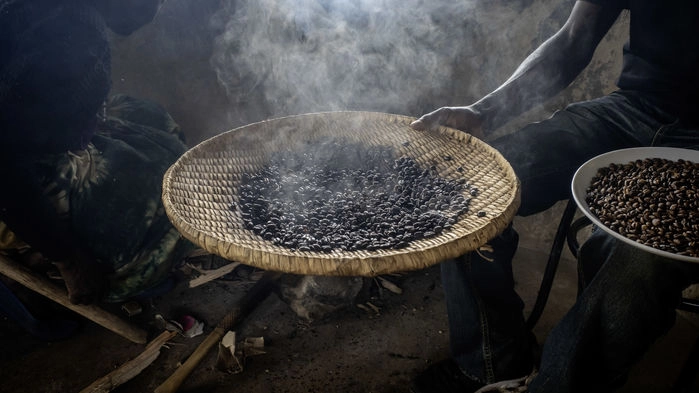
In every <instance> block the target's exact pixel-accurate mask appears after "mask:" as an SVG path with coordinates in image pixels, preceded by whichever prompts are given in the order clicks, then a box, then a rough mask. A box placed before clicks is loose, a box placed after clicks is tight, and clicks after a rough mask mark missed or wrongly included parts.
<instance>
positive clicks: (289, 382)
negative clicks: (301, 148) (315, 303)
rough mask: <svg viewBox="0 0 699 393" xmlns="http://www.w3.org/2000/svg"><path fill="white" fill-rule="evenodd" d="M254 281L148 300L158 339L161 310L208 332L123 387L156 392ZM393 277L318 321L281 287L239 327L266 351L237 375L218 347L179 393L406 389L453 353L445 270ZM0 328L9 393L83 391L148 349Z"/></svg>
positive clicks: (97, 334) (173, 348)
mask: <svg viewBox="0 0 699 393" xmlns="http://www.w3.org/2000/svg"><path fill="white" fill-rule="evenodd" d="M243 270H244V271H249V270H250V269H243ZM229 277H233V278H232V279H230V278H229ZM254 277H255V275H253V277H252V278H251V277H238V276H237V275H236V274H235V272H234V273H233V274H230V275H228V276H226V278H228V279H225V278H224V279H222V280H217V281H214V282H210V283H207V284H205V285H203V286H200V287H197V288H193V289H190V288H187V287H186V284H185V283H183V284H182V285H179V286H178V287H177V288H175V289H174V290H173V291H172V292H170V293H168V294H167V295H165V296H161V297H156V298H154V299H152V301H148V302H142V305H143V307H144V311H143V313H142V314H141V315H139V316H138V317H134V318H133V319H132V321H133V322H134V323H136V324H138V325H140V326H142V327H145V328H147V329H148V330H149V331H150V336H151V338H152V337H154V336H155V335H157V334H158V333H160V330H158V329H157V328H156V326H155V323H154V321H155V319H154V318H153V317H154V315H156V314H161V315H163V316H165V317H166V318H168V319H169V318H173V319H174V318H177V317H178V316H181V315H185V314H189V315H192V316H195V317H196V318H197V319H199V320H201V321H203V322H204V323H205V325H206V326H205V328H204V334H202V335H200V336H197V337H194V338H186V337H184V336H178V337H176V338H175V339H173V340H172V342H171V343H170V344H168V345H167V346H166V348H164V349H163V350H162V353H161V355H160V357H159V358H158V359H157V360H156V361H155V362H154V363H153V364H152V365H151V366H150V367H148V368H147V369H146V370H144V371H143V372H142V373H141V374H140V375H138V376H137V377H136V378H134V379H133V380H132V381H130V382H128V383H126V384H124V385H122V386H121V387H119V388H118V389H117V390H115V391H116V392H148V391H153V389H154V388H155V387H157V386H158V385H159V384H160V383H162V382H163V381H164V380H165V379H166V378H167V377H168V376H169V375H170V374H171V373H172V372H173V371H174V369H175V368H176V367H177V365H178V363H180V362H183V361H184V360H185V359H186V357H187V356H188V355H189V354H190V353H191V352H192V351H193V350H194V348H195V347H196V346H197V345H198V344H199V343H200V342H201V341H202V340H203V339H204V338H205V336H206V335H207V334H208V333H209V332H210V331H211V329H212V327H213V326H215V325H216V324H217V323H218V322H219V320H220V319H221V318H222V317H223V316H224V315H225V314H226V313H227V312H228V311H230V309H231V308H232V307H233V306H234V304H235V303H236V301H237V300H239V299H240V298H241V297H242V295H243V294H244V293H245V291H246V290H247V289H249V288H250V287H251V285H252V283H253V279H254ZM387 278H388V279H389V280H391V281H392V282H394V283H395V284H397V285H398V286H399V287H400V288H401V289H402V290H403V292H402V293H401V294H397V293H394V292H391V291H389V290H386V289H385V288H383V287H379V286H378V285H377V283H378V281H374V280H372V279H367V280H365V281H366V282H365V290H364V291H363V292H362V294H360V297H359V298H357V304H356V305H354V304H353V305H349V304H348V305H346V307H345V308H343V309H341V310H339V311H336V312H334V313H332V314H330V315H326V316H325V317H324V318H323V319H321V320H315V321H310V322H309V321H307V320H305V319H303V318H300V317H299V316H297V314H296V313H295V312H294V311H293V310H292V309H291V308H290V307H289V306H288V305H287V304H286V303H285V302H283V301H282V300H280V297H279V296H278V294H277V293H273V294H271V295H270V296H269V297H267V298H266V300H264V302H263V303H261V304H260V305H259V306H258V307H257V308H255V310H254V311H253V312H252V313H251V314H250V315H248V317H247V318H246V319H245V320H244V321H243V322H242V323H241V324H240V325H239V326H238V328H237V329H236V333H237V337H238V338H239V339H243V338H246V337H263V338H264V340H265V348H264V350H265V352H266V353H265V354H261V355H257V356H254V357H250V358H248V361H247V362H246V365H245V369H244V371H243V372H242V373H240V374H236V375H231V374H228V373H225V372H222V371H219V370H218V369H217V368H216V360H217V350H216V348H214V349H213V350H211V351H210V352H209V353H208V355H207V356H206V357H205V358H204V359H203V361H202V362H201V364H200V365H199V367H197V368H196V370H195V371H194V372H193V373H192V374H191V375H190V377H189V378H188V379H187V380H186V381H185V384H184V385H183V386H182V388H181V390H180V391H182V392H231V391H240V392H260V393H262V392H407V391H408V386H409V381H410V380H411V378H412V377H413V376H414V375H415V374H416V373H417V372H419V371H420V370H422V369H423V368H424V367H426V365H427V364H429V363H430V362H432V361H435V360H439V359H442V358H444V357H446V356H447V342H448V338H447V322H446V310H445V308H444V303H443V293H442V288H441V285H440V283H439V270H438V268H437V267H432V268H429V269H425V270H422V271H418V272H411V273H407V274H404V275H401V276H391V277H387ZM112 311H114V312H115V313H119V312H120V311H119V310H118V309H115V310H112ZM61 315H63V316H65V315H66V314H65V313H61ZM121 315H122V316H124V315H123V314H121ZM124 317H125V316H124ZM0 334H1V335H2V336H1V337H0V341H1V342H2V347H3V348H4V349H5V350H4V351H3V358H2V363H1V364H0V370H2V384H1V385H0V391H2V392H8V393H9V392H26V391H32V392H78V391H80V390H81V389H83V388H85V387H86V386H88V385H89V384H90V383H92V382H93V381H94V380H96V379H98V378H100V377H101V376H103V375H106V374H108V373H109V372H110V371H112V370H114V369H115V368H117V367H119V366H120V365H121V364H123V363H124V362H126V361H127V360H129V359H131V358H134V357H135V356H137V355H138V354H139V353H140V352H141V351H142V350H143V348H144V346H142V345H138V344H133V343H131V342H129V341H128V340H126V339H124V338H121V337H119V336H117V335H116V334H114V333H112V332H110V331H108V330H106V329H104V328H102V327H101V326H98V325H95V324H93V323H85V324H84V326H82V328H81V331H79V332H78V334H77V335H76V336H74V337H73V338H71V339H68V340H65V341H60V342H54V343H44V342H40V341H38V340H35V339H33V338H32V337H30V336H28V335H27V334H26V333H24V332H23V331H21V330H20V329H19V328H18V327H16V326H13V324H12V322H11V321H7V320H4V321H3V323H2V329H0Z"/></svg>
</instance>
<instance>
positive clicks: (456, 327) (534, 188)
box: [442, 94, 661, 383]
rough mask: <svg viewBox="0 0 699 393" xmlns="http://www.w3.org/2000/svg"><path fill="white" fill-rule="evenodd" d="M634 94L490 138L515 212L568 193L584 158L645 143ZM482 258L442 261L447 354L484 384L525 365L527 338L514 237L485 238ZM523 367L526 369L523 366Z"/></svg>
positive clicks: (533, 209) (648, 136)
mask: <svg viewBox="0 0 699 393" xmlns="http://www.w3.org/2000/svg"><path fill="white" fill-rule="evenodd" d="M638 106H639V105H638V102H636V98H635V97H633V96H628V95H625V94H613V95H610V96H607V97H603V98H601V99H598V100H593V101H588V102H584V103H578V104H573V105H570V106H569V107H568V108H566V109H565V110H563V111H560V112H557V113H556V114H555V115H554V116H553V117H552V118H550V119H548V120H546V121H542V122H539V123H534V124H530V125H528V126H526V127H524V128H523V129H522V130H520V131H519V132H517V133H514V134H512V135H507V136H505V137H502V138H500V139H498V140H495V141H494V142H493V143H492V146H493V147H495V148H496V149H497V150H498V151H500V152H501V153H502V154H503V156H504V157H505V158H506V159H507V160H508V161H509V162H510V164H511V165H512V167H513V168H514V170H515V172H516V173H517V176H518V177H519V179H520V181H521V184H522V205H521V207H520V209H519V212H518V214H520V215H529V214H534V213H537V212H541V211H543V210H545V209H547V208H549V207H551V206H552V205H553V204H554V203H556V202H557V201H559V200H563V199H567V198H568V197H569V196H570V180H571V178H572V176H573V173H574V172H575V170H576V169H577V168H578V167H579V166H580V165H581V164H582V163H584V162H585V161H586V160H588V159H590V158H592V157H594V156H596V155H598V154H601V153H604V152H607V151H610V150H614V149H619V148H624V147H636V146H645V145H649V144H650V143H651V141H652V138H653V135H654V133H655V131H656V130H657V129H658V128H659V127H660V125H661V123H660V122H659V121H658V120H657V119H656V118H657V117H658V116H651V115H649V114H648V113H649V111H648V110H646V109H645V108H644V110H640V109H637V108H638ZM489 245H491V246H492V247H493V249H494V252H492V253H491V255H490V256H488V255H486V257H487V258H488V259H494V260H493V261H489V260H487V259H484V258H483V257H481V256H480V255H478V254H477V253H471V254H470V255H468V256H464V257H462V258H459V259H458V260H455V261H448V262H445V263H443V264H442V271H443V274H442V276H443V279H444V288H445V292H446V298H447V312H448V316H449V328H450V338H451V350H452V355H453V357H454V359H455V360H456V361H457V363H458V364H459V366H460V368H461V369H462V370H463V371H464V373H465V374H467V375H469V376H472V377H476V378H477V379H478V380H480V381H481V382H486V383H490V382H493V381H496V380H500V379H505V378H509V377H512V376H513V374H514V373H516V372H520V374H521V373H522V370H525V369H526V370H528V369H529V367H531V356H529V357H527V356H524V355H523V354H522V353H521V352H523V351H527V350H528V345H529V344H530V343H523V342H522V341H521V340H523V339H525V338H526V339H529V338H530V337H531V335H530V332H528V331H526V328H525V326H524V319H523V316H522V305H521V300H520V298H519V296H518V295H517V293H516V292H515V291H514V281H513V280H512V269H511V260H512V256H513V255H514V252H515V250H516V247H517V236H516V234H514V235H513V234H512V232H511V230H507V231H505V232H504V233H503V234H502V235H500V236H498V237H496V238H495V239H492V240H491V242H490V243H489ZM525 373H526V371H525Z"/></svg>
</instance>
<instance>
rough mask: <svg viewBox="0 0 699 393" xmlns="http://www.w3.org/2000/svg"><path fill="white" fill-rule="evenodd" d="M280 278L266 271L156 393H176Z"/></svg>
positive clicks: (275, 273)
mask: <svg viewBox="0 0 699 393" xmlns="http://www.w3.org/2000/svg"><path fill="white" fill-rule="evenodd" d="M280 276H281V273H279V272H273V271H266V272H265V273H264V275H263V276H262V277H261V278H260V279H259V280H257V282H256V283H255V285H253V287H252V288H250V290H248V292H247V293H246V294H245V295H244V296H243V298H242V299H240V301H239V302H238V304H237V305H236V307H235V308H234V309H233V310H232V311H231V312H230V313H228V314H227V315H226V316H225V317H224V318H223V320H221V322H219V323H218V325H217V326H216V328H215V329H214V330H213V331H212V332H211V333H209V335H208V336H207V337H206V339H204V341H202V342H201V344H199V346H198V347H197V348H196V349H195V350H194V352H193V353H192V354H191V355H189V358H187V360H186V361H185V362H184V364H182V365H181V366H180V367H178V368H177V369H176V370H175V372H174V373H172V375H171V376H170V377H169V378H168V379H166V380H165V382H163V383H162V384H160V386H158V387H157V388H156V389H155V393H174V392H176V391H177V390H178V389H179V388H180V386H181V385H182V383H183V382H184V380H185V379H186V378H187V377H188V376H189V374H190V373H191V372H192V371H194V369H195V368H196V367H197V366H198V365H199V363H200V362H201V360H202V359H203V358H204V356H206V354H207V353H208V352H209V350H210V349H211V348H212V347H213V346H214V345H216V343H217V342H219V340H221V338H223V336H224V335H225V333H226V332H227V331H228V330H231V329H232V328H233V327H234V326H235V325H236V324H238V323H239V322H240V321H241V320H242V319H243V318H245V316H246V315H247V314H249V313H250V311H252V310H253V309H254V308H255V307H256V306H257V304H259V303H260V302H262V300H264V299H265V298H266V297H267V295H269V294H270V293H271V291H272V288H273V287H274V284H275V283H276V282H277V280H278V279H279V277H280Z"/></svg>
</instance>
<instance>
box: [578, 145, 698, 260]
mask: <svg viewBox="0 0 699 393" xmlns="http://www.w3.org/2000/svg"><path fill="white" fill-rule="evenodd" d="M698 200H699V163H692V162H689V161H686V160H677V161H672V160H667V159H661V158H649V159H643V160H635V161H632V162H629V163H626V164H610V165H609V166H607V167H604V168H600V169H599V171H598V172H597V174H596V176H595V177H594V178H593V179H592V182H591V184H590V186H589V187H588V189H587V195H586V202H587V204H588V205H589V207H590V211H591V212H592V213H593V214H595V215H596V216H597V217H598V218H599V220H600V221H601V222H602V223H603V224H604V225H605V226H607V227H609V228H610V229H612V230H613V231H615V232H618V233H619V234H621V235H624V236H626V237H627V238H629V239H631V240H634V241H636V242H639V243H642V244H645V245H647V246H649V247H653V248H656V249H659V250H664V251H668V252H672V253H675V254H679V255H687V256H691V257H699V242H698V241H697V240H698V239H699V202H698Z"/></svg>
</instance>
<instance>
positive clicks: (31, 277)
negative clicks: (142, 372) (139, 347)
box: [0, 255, 147, 344]
mask: <svg viewBox="0 0 699 393" xmlns="http://www.w3.org/2000/svg"><path fill="white" fill-rule="evenodd" d="M0 273H2V274H4V275H6V276H7V277H9V278H11V279H13V280H15V281H17V282H18V283H20V284H22V285H24V286H25V287H27V288H29V289H31V290H32V291H35V292H37V293H39V294H41V295H43V296H46V297H47V298H49V299H51V300H53V301H54V302H56V303H58V304H60V305H62V306H64V307H66V308H68V309H70V310H72V311H75V312H76V313H78V314H80V315H82V316H83V317H85V318H87V319H89V320H91V321H92V322H95V323H96V324H98V325H101V326H103V327H105V328H107V329H109V330H111V331H113V332H114V333H116V334H118V335H120V336H122V337H124V338H126V339H128V340H131V341H133V342H134V343H136V344H145V343H146V342H147V339H146V338H147V333H146V331H145V330H143V329H140V328H138V327H136V326H133V325H131V324H129V323H127V322H126V321H124V320H123V319H121V318H119V317H117V316H116V315H114V314H111V313H109V312H107V311H105V310H103V309H101V308H99V307H98V306H96V305H94V304H89V305H84V304H73V303H71V302H70V300H69V299H68V292H67V291H66V290H65V289H63V288H59V287H58V286H57V285H55V284H54V283H52V282H51V281H49V280H48V279H47V278H44V277H41V276H39V275H37V274H36V273H34V272H32V271H31V270H30V269H29V268H27V267H25V266H23V265H21V264H19V263H17V262H15V261H13V260H12V259H10V258H8V257H6V256H4V255H0Z"/></svg>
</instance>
